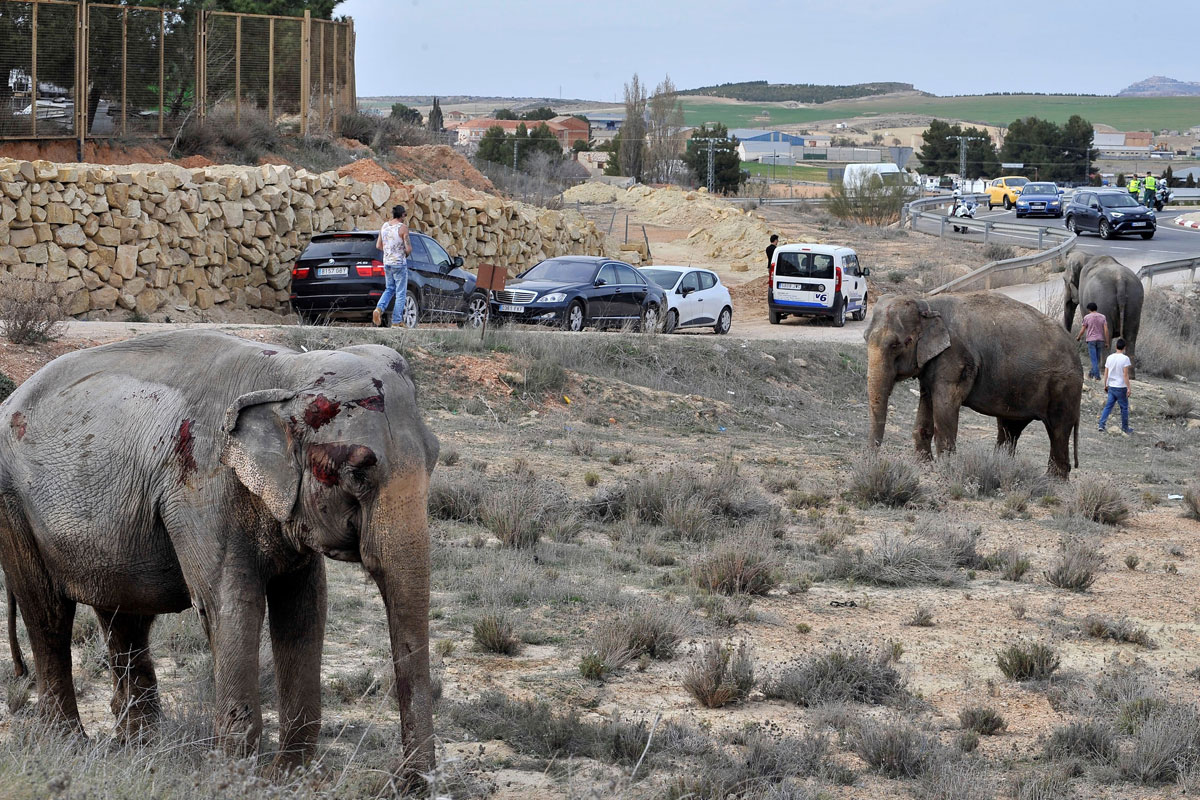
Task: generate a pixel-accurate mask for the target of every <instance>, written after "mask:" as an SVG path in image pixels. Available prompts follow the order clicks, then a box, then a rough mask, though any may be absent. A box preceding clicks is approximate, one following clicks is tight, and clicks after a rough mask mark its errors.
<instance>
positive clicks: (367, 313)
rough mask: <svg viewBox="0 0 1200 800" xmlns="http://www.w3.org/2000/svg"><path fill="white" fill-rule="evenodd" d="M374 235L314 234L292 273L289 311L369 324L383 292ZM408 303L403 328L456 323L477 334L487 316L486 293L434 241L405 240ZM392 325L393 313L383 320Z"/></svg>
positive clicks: (310, 319)
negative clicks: (408, 243)
mask: <svg viewBox="0 0 1200 800" xmlns="http://www.w3.org/2000/svg"><path fill="white" fill-rule="evenodd" d="M378 237H379V232H378V231H348V232H342V233H318V234H317V235H316V236H314V237H313V238H312V241H310V242H309V243H308V247H306V248H304V252H303V253H301V255H300V259H299V260H298V261H297V262H296V265H295V267H293V268H292V291H291V300H292V308H293V309H295V311H296V313H298V314H299V315H300V317H301V319H303V320H304V321H305V322H314V321H316V320H319V319H322V318H325V319H334V318H336V319H370V317H371V312H372V311H373V310H374V309H375V305H376V304H377V303H378V302H379V297H380V296H381V295H382V294H383V290H384V288H385V286H386V283H385V280H384V276H383V253H381V252H379V250H377V249H376V248H375V240H376V239H377V238H378ZM409 239H410V241H411V242H412V250H413V251H412V255H410V256H409V257H408V297H407V298H406V300H405V304H404V315H403V316H404V324H405V325H407V326H408V327H410V328H412V327H415V326H416V325H417V323H419V322H422V321H426V322H456V323H458V325H459V327H463V326H466V325H469V326H471V327H472V328H477V327H479V326H480V325H482V324H483V320H484V317H486V315H487V313H488V299H487V293H486V292H484V291H482V290H480V291H476V289H475V276H474V275H472V274H471V273H470V272H467V271H466V270H465V269H463V268H462V265H463V260H462V259H461V258H459V257H457V256H455V257H451V256H450V254H449V253H447V252H446V251H445V250H443V249H442V246H441V245H440V244H438V243H437V242H436V241H435V240H434V239H432V238H430V237H429V236H426V235H424V234H421V233H413V234H411V236H410V237H409ZM384 319H391V307H390V306H389V308H388V311H387V313H386V314H384Z"/></svg>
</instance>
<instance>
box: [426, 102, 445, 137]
mask: <svg viewBox="0 0 1200 800" xmlns="http://www.w3.org/2000/svg"><path fill="white" fill-rule="evenodd" d="M426 122H427V123H428V125H429V130H430V131H431V132H433V133H441V132H442V131H443V130H444V129H445V127H446V126H445V124H444V122H443V120H442V104H441V103H440V102H438V99H437V98H436V97H435V98H433V108H431V109H429V119H428V120H426Z"/></svg>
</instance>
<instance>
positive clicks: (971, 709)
mask: <svg viewBox="0 0 1200 800" xmlns="http://www.w3.org/2000/svg"><path fill="white" fill-rule="evenodd" d="M958 721H959V723H960V724H961V725H962V726H963V728H964V729H965V730H970V731H975V732H976V733H978V734H979V735H981V736H993V735H995V734H997V733H1000V732H1002V731H1003V730H1004V729H1005V728H1007V727H1008V723H1007V722H1005V721H1004V717H1003V716H1001V715H1000V712H999V711H997V710H996V709H994V708H991V707H990V706H968V707H967V708H964V709H963V710H962V711H960V712H958Z"/></svg>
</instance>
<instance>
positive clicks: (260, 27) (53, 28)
mask: <svg viewBox="0 0 1200 800" xmlns="http://www.w3.org/2000/svg"><path fill="white" fill-rule="evenodd" d="M353 42H354V28H353V23H352V22H348V21H347V22H330V21H327V20H310V19H308V18H298V17H277V16H264V15H252V14H232V13H225V12H197V11H189V12H187V13H185V12H183V11H179V10H175V9H159V8H143V7H137V6H121V5H115V4H107V3H86V4H80V3H78V2H71V1H70V0H24V1H20V0H0V138H13V139H16V138H19V139H30V138H34V139H43V138H75V137H77V136H78V137H79V138H81V139H82V138H83V137H84V136H86V137H88V138H101V137H111V136H131V137H136V136H168V137H169V136H174V135H175V133H176V132H177V131H178V130H179V128H180V127H181V126H182V125H183V124H184V123H185V122H186V121H187V120H188V119H189V118H190V117H192V116H193V115H196V116H203V115H207V114H209V113H213V112H220V113H221V114H222V118H223V119H224V118H225V115H226V114H227V115H229V116H230V117H232V118H233V120H234V122H235V124H237V123H241V122H243V121H246V120H247V118H248V117H251V116H252V117H255V118H256V119H258V120H260V121H262V122H264V123H268V124H272V125H277V126H280V127H282V128H283V129H284V130H285V131H291V132H297V133H304V134H306V133H332V132H335V131H336V130H337V124H338V120H339V118H340V116H341V115H342V114H344V113H347V112H349V111H353V110H354V109H355V107H356V104H355V99H354V91H353V87H354V66H353V65H354V61H353ZM306 43H307V46H306ZM197 54H199V57H197Z"/></svg>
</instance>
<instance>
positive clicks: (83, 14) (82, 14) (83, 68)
mask: <svg viewBox="0 0 1200 800" xmlns="http://www.w3.org/2000/svg"><path fill="white" fill-rule="evenodd" d="M89 35H90V34H89V32H88V4H87V3H80V4H79V8H78V9H76V11H75V151H76V156H77V157H78V159H79V160H80V161H83V147H84V138H85V137H86V136H87V109H88V104H87V94H88V92H87V85H88V81H87V74H88V67H87V50H88V47H87V43H88V36H89ZM81 87H82V88H81ZM81 92H82V93H83V102H82V103H81V102H80V101H79V100H80V98H79V95H80V93H81ZM34 97H37V87H36V86H35V87H34ZM34 116H35V117H36V116H37V114H36V112H35V114H34Z"/></svg>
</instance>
